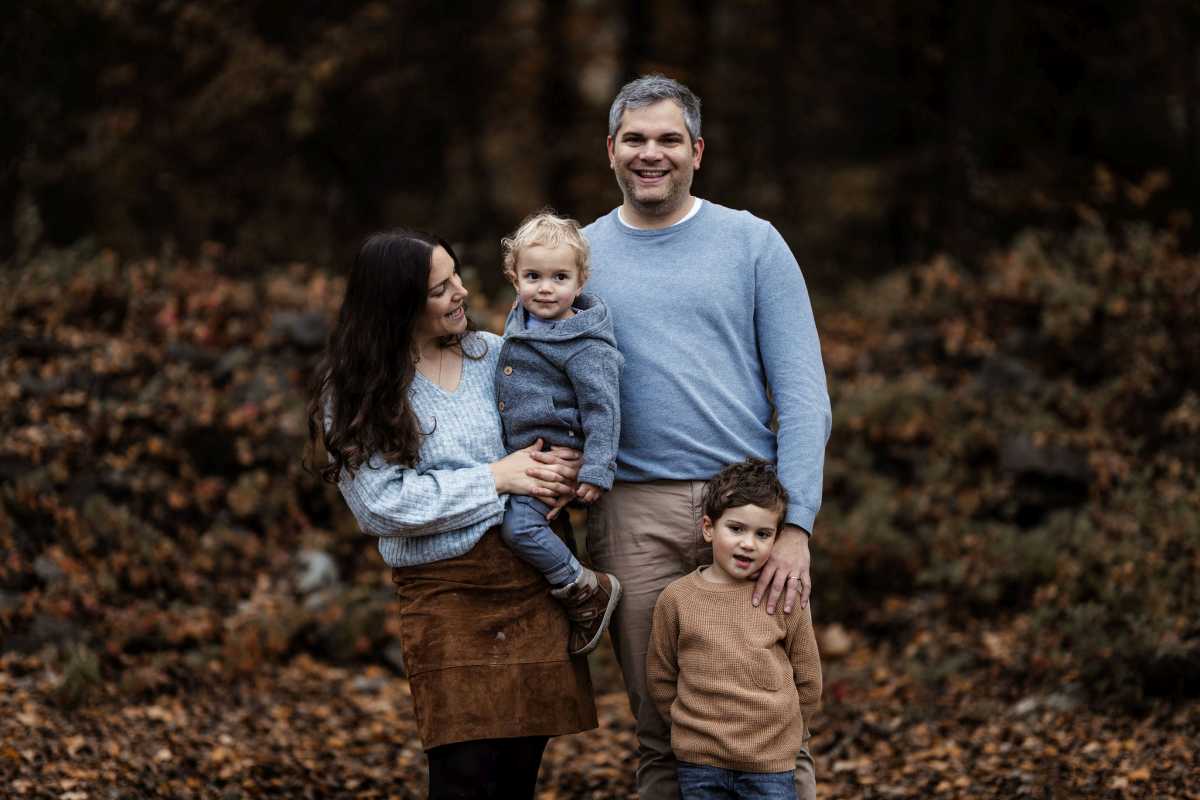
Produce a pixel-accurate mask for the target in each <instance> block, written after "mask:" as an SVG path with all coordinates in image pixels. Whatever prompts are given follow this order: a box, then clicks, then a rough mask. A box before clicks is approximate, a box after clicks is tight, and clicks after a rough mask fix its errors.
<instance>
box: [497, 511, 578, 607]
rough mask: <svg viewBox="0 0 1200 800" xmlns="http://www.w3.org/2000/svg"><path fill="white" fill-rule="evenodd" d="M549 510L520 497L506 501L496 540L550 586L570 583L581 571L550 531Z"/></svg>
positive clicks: (563, 543)
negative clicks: (543, 578) (498, 539)
mask: <svg viewBox="0 0 1200 800" xmlns="http://www.w3.org/2000/svg"><path fill="white" fill-rule="evenodd" d="M549 510H550V506H548V505H546V504H545V503H543V502H542V501H541V500H535V499H534V498H532V497H526V496H524V495H512V496H511V497H509V498H508V508H507V509H505V511H504V524H503V525H501V526H500V538H502V539H503V540H504V543H505V544H506V545H508V549H509V550H512V551H513V553H515V554H516V556H517V558H519V559H521V560H522V561H524V562H525V563H526V564H528V565H529V566H531V567H533V568H534V569H536V570H537V571H538V572H540V573H542V574H543V575H545V576H546V580H547V581H549V582H550V585H551V586H554V587H559V586H565V585H566V584H568V583H574V581H575V579H576V578H578V577H579V573H581V572H582V571H583V566H582V565H581V564H580V563H579V559H577V558H575V556H574V555H573V554H572V553H571V551H570V549H568V548H567V545H566V543H565V542H564V541H563V540H562V539H560V538H559V537H558V534H557V533H555V532H554V531H552V530H550V523H549V522H547V521H546V512H547V511H549Z"/></svg>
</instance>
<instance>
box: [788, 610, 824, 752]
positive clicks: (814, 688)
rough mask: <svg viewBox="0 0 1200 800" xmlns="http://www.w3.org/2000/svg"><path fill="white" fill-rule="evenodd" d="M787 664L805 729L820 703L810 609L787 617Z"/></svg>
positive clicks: (818, 662) (818, 657)
mask: <svg viewBox="0 0 1200 800" xmlns="http://www.w3.org/2000/svg"><path fill="white" fill-rule="evenodd" d="M786 645H787V652H788V660H789V661H790V662H791V663H792V675H793V678H794V680H795V682H796V694H797V695H799V698H800V713H801V715H802V716H803V717H804V726H805V727H806V728H807V727H808V723H809V721H810V720H811V719H812V715H813V714H814V713H815V712H816V710H817V708H818V707H819V706H820V703H821V689H822V685H821V683H822V679H821V654H820V652H819V651H818V649H817V636H816V632H815V631H814V630H813V624H812V609H811V608H808V607H806V608H802V609H796V610H795V611H793V612H792V614H791V615H790V618H789V620H788V631H787V639H786Z"/></svg>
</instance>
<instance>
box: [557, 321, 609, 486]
mask: <svg viewBox="0 0 1200 800" xmlns="http://www.w3.org/2000/svg"><path fill="white" fill-rule="evenodd" d="M564 369H565V371H566V373H567V379H568V380H570V381H571V386H572V387H573V388H574V389H575V397H576V399H577V400H578V403H579V418H580V422H581V424H582V425H583V437H584V438H583V464H582V466H580V468H579V480H580V481H581V482H583V483H590V484H592V485H593V486H599V487H600V488H601V489H605V490H607V489H611V488H612V485H613V477H614V475H615V474H616V468H617V443H618V441H619V440H620V437H621V390H620V380H621V354H620V353H619V352H617V349H616V348H615V347H611V346H609V345H607V344H596V345H592V346H591V347H586V348H584V349H583V350H581V351H580V352H578V353H576V354H575V355H574V356H572V357H571V358H570V359H568V360H567V363H566V364H565V365H564Z"/></svg>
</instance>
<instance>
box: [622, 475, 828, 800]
mask: <svg viewBox="0 0 1200 800" xmlns="http://www.w3.org/2000/svg"><path fill="white" fill-rule="evenodd" d="M787 499H788V498H787V491H786V490H785V489H784V488H783V486H782V485H781V484H780V482H779V478H778V477H777V476H776V474H775V468H774V467H773V466H771V465H770V464H768V463H767V462H765V461H762V460H760V459H753V458H752V459H748V460H746V461H744V462H742V463H740V464H732V465H730V466H727V467H725V468H724V469H723V470H721V471H720V472H719V473H718V474H717V476H716V477H715V478H713V479H712V480H711V481H709V483H708V485H707V486H706V487H705V490H704V500H703V506H704V507H703V510H704V516H703V518H702V520H701V529H702V532H703V534H704V540H705V541H706V542H709V543H711V544H712V548H713V563H712V565H711V566H708V567H701V568H699V569H698V570H696V571H695V572H693V573H691V574H690V575H686V576H684V577H683V578H680V579H679V580H677V581H675V582H673V583H671V584H670V585H669V586H667V588H666V589H664V590H663V592H662V594H661V595H659V598H658V603H657V605H655V607H654V622H653V627H652V628H651V633H650V648H649V652H648V653H647V655H646V685H647V690H648V692H649V694H650V696H651V697H652V698H653V700H654V703H655V705H656V706H657V707H658V710H659V713H661V714H662V716H663V719H667V720H670V722H671V749H672V750H673V751H674V752H675V757H676V759H678V762H679V763H678V777H679V791H680V795H681V797H684V798H687V797H697V798H699V797H703V798H707V797H772V798H776V797H778V798H795V797H796V794H795V783H794V780H795V778H794V775H793V771H794V769H795V766H796V754H797V752H798V751H799V749H800V747H801V745H802V744H803V741H804V737H805V731H806V730H807V721H808V719H809V717H810V716H811V714H812V712H813V711H815V709H816V706H817V703H818V701H819V700H820V699H821V661H820V656H819V655H818V653H817V640H816V636H815V635H814V633H813V626H812V617H811V615H810V613H809V610H808V609H807V608H803V609H801V608H797V609H796V610H795V611H793V612H792V613H791V614H784V613H782V612H780V613H777V614H774V615H770V614H767V612H766V609H765V607H764V606H759V607H757V608H756V607H754V606H753V605H751V603H750V596H751V593H752V592H753V590H754V581H753V580H751V578H753V577H755V576H757V573H758V571H759V570H760V569H762V567H763V565H764V564H765V563H766V562H767V558H768V556H770V554H771V547H772V546H773V545H774V543H775V535H776V534H777V533H778V531H779V526H780V525H781V524H782V522H783V515H784V512H785V511H786V510H787Z"/></svg>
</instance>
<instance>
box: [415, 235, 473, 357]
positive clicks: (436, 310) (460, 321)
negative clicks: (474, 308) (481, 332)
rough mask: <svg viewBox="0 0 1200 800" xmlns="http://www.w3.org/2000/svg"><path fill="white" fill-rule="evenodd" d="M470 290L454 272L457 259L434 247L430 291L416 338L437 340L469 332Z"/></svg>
mask: <svg viewBox="0 0 1200 800" xmlns="http://www.w3.org/2000/svg"><path fill="white" fill-rule="evenodd" d="M466 299H467V290H466V289H464V288H463V285H462V279H461V278H459V277H458V273H457V272H455V270H454V259H452V258H450V254H449V253H447V252H446V250H445V248H443V247H435V248H434V249H433V256H432V257H431V258H430V266H429V290H428V294H426V295H425V310H424V311H423V312H422V313H421V316H420V317H419V318H418V319H417V329H416V334H417V339H418V340H428V339H437V338H441V337H442V336H452V335H455V334H460V333H462V332H463V331H465V330H466V329H467V309H466V308H465V306H464V303H465V301H466Z"/></svg>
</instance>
